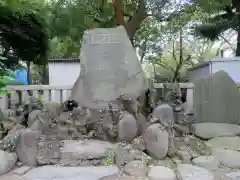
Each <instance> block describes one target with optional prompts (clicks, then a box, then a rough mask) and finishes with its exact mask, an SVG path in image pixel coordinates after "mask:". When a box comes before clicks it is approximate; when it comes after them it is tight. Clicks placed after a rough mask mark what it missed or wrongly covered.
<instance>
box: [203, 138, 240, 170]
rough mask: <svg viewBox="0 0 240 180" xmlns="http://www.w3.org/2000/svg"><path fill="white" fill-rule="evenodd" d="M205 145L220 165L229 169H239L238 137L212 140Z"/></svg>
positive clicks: (239, 144)
mask: <svg viewBox="0 0 240 180" xmlns="http://www.w3.org/2000/svg"><path fill="white" fill-rule="evenodd" d="M206 145H207V146H208V147H209V148H210V149H211V151H212V155H213V156H215V157H216V158H217V159H218V160H219V161H220V163H221V164H223V165H225V166H228V167H231V168H240V152H239V147H240V137H219V138H214V139H211V140H209V141H207V142H206Z"/></svg>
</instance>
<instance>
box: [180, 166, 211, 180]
mask: <svg viewBox="0 0 240 180" xmlns="http://www.w3.org/2000/svg"><path fill="white" fill-rule="evenodd" d="M177 176H178V178H179V180H214V175H213V174H212V173H211V172H210V171H208V170H207V169H204V168H202V167H198V166H193V165H191V164H178V165H177Z"/></svg>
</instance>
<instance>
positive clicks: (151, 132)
mask: <svg viewBox="0 0 240 180" xmlns="http://www.w3.org/2000/svg"><path fill="white" fill-rule="evenodd" d="M143 140H144V143H145V147H146V150H147V152H148V154H149V155H150V156H152V157H153V158H156V159H162V158H164V157H165V156H166V155H167V152H168V141H169V140H168V133H167V131H166V130H165V129H164V128H163V126H162V125H160V124H152V125H151V126H149V127H148V128H147V129H146V130H145V131H144V133H143Z"/></svg>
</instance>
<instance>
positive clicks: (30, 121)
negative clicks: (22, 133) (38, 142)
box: [27, 110, 42, 127]
mask: <svg viewBox="0 0 240 180" xmlns="http://www.w3.org/2000/svg"><path fill="white" fill-rule="evenodd" d="M41 113H42V111H41V110H33V111H32V112H31V113H29V116H28V122H27V124H28V127H31V125H32V124H33V123H34V122H35V121H36V120H37V119H38V116H39V115H40V114H41Z"/></svg>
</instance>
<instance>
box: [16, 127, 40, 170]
mask: <svg viewBox="0 0 240 180" xmlns="http://www.w3.org/2000/svg"><path fill="white" fill-rule="evenodd" d="M40 136H41V132H39V131H34V130H31V129H26V130H25V131H22V132H21V133H20V137H19V141H18V144H17V147H16V153H17V155H18V158H19V160H20V161H21V162H22V163H24V164H26V165H29V166H36V165H37V158H36V156H37V143H38V141H39V139H40Z"/></svg>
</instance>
